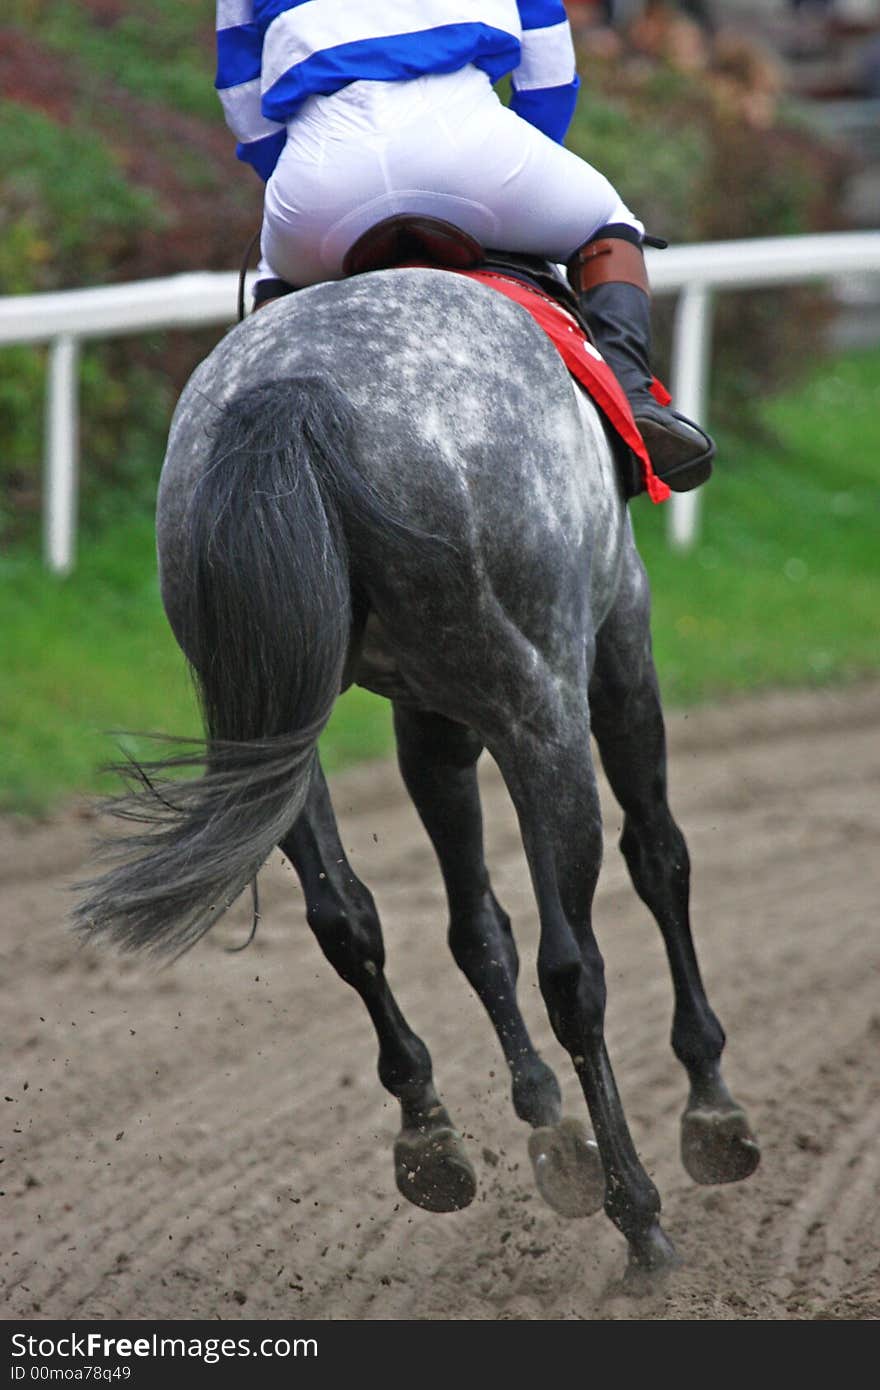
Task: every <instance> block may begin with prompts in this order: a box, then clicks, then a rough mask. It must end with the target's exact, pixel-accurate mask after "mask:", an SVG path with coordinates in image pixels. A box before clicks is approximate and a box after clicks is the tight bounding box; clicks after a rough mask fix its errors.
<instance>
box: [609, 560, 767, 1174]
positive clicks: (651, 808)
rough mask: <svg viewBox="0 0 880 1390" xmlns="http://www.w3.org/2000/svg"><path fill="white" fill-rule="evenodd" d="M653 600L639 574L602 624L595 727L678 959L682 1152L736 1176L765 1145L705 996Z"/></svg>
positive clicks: (650, 897) (625, 846) (674, 969)
mask: <svg viewBox="0 0 880 1390" xmlns="http://www.w3.org/2000/svg"><path fill="white" fill-rule="evenodd" d="M647 604H648V598H647V585H645V586H644V588H643V587H642V586H641V584H640V583H639V582H638V576H634V579H633V582H632V583H631V584H630V585H629V586H626V585H624V586H623V588H622V590H621V595H620V597H619V599H618V601H617V604H616V605H615V608H614V609H613V611H612V613H611V614H610V616H609V617H608V619H606V622H605V623H604V625H603V627H602V629H601V631H600V633H599V639H598V647H597V655H596V665H595V670H594V673H593V678H592V682H591V684H590V708H591V711H592V720H593V732H594V733H595V735H596V740H597V743H598V745H599V752H600V754H601V757H602V763H603V766H604V768H605V771H606V773H607V776H608V780H609V782H610V783H611V787H612V790H613V791H614V794H615V796H616V797H617V800H618V802H619V803H620V806H621V808H622V810H623V812H624V825H623V834H622V836H621V840H620V848H621V850H622V852H623V855H624V858H625V859H626V862H627V866H628V868H629V871H630V875H631V877H632V881H633V885H634V887H635V889H636V892H637V893H638V894H639V896H640V897H641V899H642V901H643V902H644V903H645V904H646V905H647V907H648V908H650V910H651V912H652V913H653V915H654V917H655V918H656V920H657V924H658V926H659V927H660V931H661V932H662V934H663V941H664V943H665V946H666V953H667V956H668V959H669V966H670V971H671V974H672V983H673V988H674V991H675V1012H674V1016H673V1024H672V1047H673V1050H674V1052H675V1055H676V1057H678V1059H679V1061H680V1062H681V1063H682V1065H683V1066H684V1068H685V1070H686V1071H687V1074H688V1077H689V1080H690V1095H689V1098H688V1102H687V1106H686V1109H685V1111H684V1114H683V1115H682V1129H681V1150H682V1161H683V1163H684V1166H685V1168H686V1169H687V1171H688V1173H689V1174H690V1176H691V1177H692V1178H693V1179H694V1181H695V1182H700V1183H722V1182H736V1181H738V1180H740V1179H742V1178H747V1177H748V1176H749V1175H750V1174H751V1173H753V1172H754V1170H755V1168H756V1167H757V1165H758V1162H759V1159H760V1150H759V1148H758V1145H757V1143H756V1142H755V1139H754V1136H753V1134H752V1132H751V1129H750V1127H749V1123H748V1120H747V1118H746V1115H745V1113H744V1111H743V1110H742V1109H741V1107H740V1106H739V1105H738V1104H737V1103H736V1101H735V1100H734V1099H733V1097H732V1096H731V1094H730V1092H729V1091H728V1089H727V1086H726V1085H725V1082H724V1079H723V1077H722V1074H721V1060H720V1059H721V1052H722V1049H723V1047H724V1030H723V1029H722V1027H721V1024H720V1023H719V1022H718V1019H717V1018H716V1016H715V1014H714V1013H713V1012H712V1009H711V1008H710V1006H709V1001H708V999H707V998H706V992H705V989H704V987H703V981H702V979H701V976H700V968H699V965H698V963H697V956H696V951H695V949H694V943H693V938H692V935H691V926H690V914H689V891H690V862H689V858H688V852H687V846H686V844H685V841H684V836H683V835H682V833H681V831H680V829H679V828H678V826H677V825H676V823H675V821H674V820H673V818H672V815H671V813H670V810H669V804H668V801H667V795H666V739H665V732H664V726H663V714H662V710H661V707H660V697H659V693H658V689H657V677H656V673H655V670H654V663H653V659H652V656H651V643H650V635H649V631H648V614H647Z"/></svg>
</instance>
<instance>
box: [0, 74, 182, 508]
mask: <svg viewBox="0 0 880 1390" xmlns="http://www.w3.org/2000/svg"><path fill="white" fill-rule="evenodd" d="M0 186H2V189H3V199H2V203H0V294H21V293H28V292H37V291H46V290H53V289H56V288H58V287H59V286H63V285H66V284H70V283H76V282H77V281H79V282H82V283H87V284H88V283H99V282H101V281H103V280H106V279H107V278H108V274H109V272H110V269H111V268H112V267H113V266H114V264H116V263H117V262H118V261H119V260H120V259H121V258H122V257H124V255H125V254H126V252H127V250H128V248H130V246H131V245H132V244H133V243H134V242H136V241H137V239H138V237H140V236H141V235H143V232H144V230H145V229H148V228H156V227H158V226H160V225H161V214H160V211H159V207H158V204H157V201H156V199H155V197H154V195H153V194H152V193H151V192H150V191H149V190H146V189H142V188H136V187H134V186H133V185H132V184H131V183H129V181H128V180H127V178H126V176H125V174H124V172H123V170H122V169H121V168H120V167H119V165H118V163H117V162H116V160H115V159H114V157H113V155H112V154H111V152H110V151H109V150H108V149H107V148H106V147H105V146H104V145H102V144H101V142H100V141H96V140H95V139H94V135H93V133H92V132H90V131H88V130H79V129H77V128H75V127H71V126H64V125H61V124H59V123H58V122H56V121H54V120H52V119H50V118H49V117H47V116H45V115H43V114H42V113H41V112H39V111H34V110H30V109H29V108H27V107H24V106H21V105H19V104H18V103H15V102H8V101H0ZM118 354H119V349H118V346H117V348H116V351H115V353H114V348H113V346H112V345H105V344H101V345H94V346H90V347H89V348H87V350H86V351H85V353H84V355H83V363H82V369H81V378H80V380H81V395H80V398H81V401H82V407H83V409H82V420H83V448H84V453H85V455H86V456H87V457H88V458H89V459H90V462H93V463H94V464H95V465H96V467H94V468H90V469H89V470H88V472H87V475H86V488H85V497H86V500H87V501H88V500H90V497H91V495H92V494H95V495H96V496H97V494H99V493H100V492H101V490H102V489H101V484H102V483H107V482H109V483H111V484H114V483H118V484H119V485H121V486H123V487H124V488H125V489H126V490H128V489H130V488H131V487H132V485H134V486H135V487H136V488H138V489H139V490H140V492H141V501H143V498H144V496H145V495H146V494H147V489H146V487H145V486H144V483H143V482H142V481H141V475H142V474H143V471H144V463H145V460H146V459H147V458H149V459H152V458H153V457H154V455H155V442H156V431H155V427H154V425H153V423H152V422H153V420H154V419H155V418H156V414H157V410H156V408H157V405H158V407H159V418H160V419H161V420H162V421H163V422H164V421H165V420H166V419H167V412H168V403H169V400H170V398H171V392H170V389H169V386H168V383H167V382H165V383H163V382H161V381H160V380H158V379H157V378H156V377H155V376H154V375H153V374H151V373H149V372H147V371H144V370H142V369H141V370H137V369H136V368H132V369H131V370H130V371H128V372H127V373H125V374H124V375H120V374H119V373H118V372H116V371H115V370H114V357H115V356H118ZM44 359H45V350H44V349H41V348H29V347H18V348H4V349H3V357H2V364H3V369H2V372H0V437H2V439H3V448H2V450H0V527H2V529H3V531H4V532H5V533H6V534H7V535H8V534H9V531H10V528H11V527H13V526H14V531H15V533H18V534H20V533H21V532H22V531H26V530H27V529H28V528H29V527H30V526H32V525H33V523H34V519H35V516H36V513H37V510H38V506H39V480H40V469H41V460H42V447H43V443H42V441H43V392H44V377H45V367H44ZM148 435H149V436H151V438H150V442H149V444H148V445H147V443H146V437H147V436H148ZM135 461H137V463H136V464H135ZM148 476H152V477H153V479H154V477H155V468H152V467H151V469H150V473H149V474H148ZM108 500H109V499H108ZM106 509H107V508H106V503H105V504H104V510H105V511H106Z"/></svg>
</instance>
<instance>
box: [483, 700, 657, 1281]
mask: <svg viewBox="0 0 880 1390" xmlns="http://www.w3.org/2000/svg"><path fill="white" fill-rule="evenodd" d="M573 684H574V683H573V682H570V681H566V682H565V684H564V685H562V683H560V686H559V687H557V686H556V685H555V683H554V684H553V685H551V684H550V682H549V681H548V682H547V686H546V688H542V689H541V690H539V691H537V692H536V696H535V699H533V700H531V701H530V702H529V709H530V710H531V711H535V712H536V714H537V712H540V713H541V715H542V722H543V723H544V727H543V728H542V729H540V730H539V729H538V728H536V727H535V726H536V724H537V718H536V716H535V715H533V717H532V719H531V720H530V721H529V724H528V725H527V724H526V722H525V721H523V722H522V723H521V724H520V725H519V726H518V727H514V728H512V729H511V731H510V732H509V733H508V734H507V735H502V739H503V741H499V743H498V745H497V747H496V748H495V749H494V750H493V751H494V752H495V754H496V757H497V759H498V762H499V765H500V766H501V769H502V771H503V773H504V777H505V780H506V782H507V785H508V787H509V789H510V793H511V796H512V797H513V801H514V804H515V806H516V809H517V812H518V815H519V821H520V826H521V829H522V836H523V844H524V846H525V850H526V855H527V857H528V861H529V869H530V871H531V876H532V882H533V884H534V889H535V896H536V898H537V902H538V913H539V916H540V921H541V940H540V946H539V950H538V980H539V983H540V986H541V992H542V994H543V996H544V1000H545V1003H546V1005H547V1011H548V1014H549V1017H550V1022H551V1024H552V1026H553V1031H554V1032H555V1034H556V1036H557V1038H558V1039H559V1041H560V1043H561V1044H562V1046H563V1047H564V1048H565V1049H566V1051H567V1052H568V1053H569V1054H570V1056H571V1059H572V1062H573V1064H574V1068H575V1071H576V1073H577V1076H578V1079H579V1080H580V1083H581V1086H582V1089H583V1092H584V1096H585V1098H586V1101H587V1105H588V1107H589V1110H590V1115H591V1117H592V1121H593V1128H594V1130H595V1132H596V1139H597V1141H598V1145H599V1152H600V1155H601V1158H602V1163H603V1165H604V1168H605V1176H606V1191H605V1203H604V1205H605V1211H606V1213H607V1214H608V1216H609V1217H610V1218H611V1220H612V1221H613V1222H614V1224H615V1225H616V1226H617V1227H618V1229H619V1230H620V1231H622V1232H623V1234H624V1235H625V1237H626V1239H627V1243H628V1246H629V1266H628V1274H629V1278H630V1280H631V1281H632V1282H637V1281H638V1280H639V1279H640V1278H641V1277H642V1276H643V1275H644V1274H646V1273H648V1274H653V1273H655V1272H658V1271H660V1270H663V1269H665V1268H667V1267H668V1266H669V1265H671V1264H674V1263H675V1261H676V1255H675V1251H674V1248H673V1246H672V1244H671V1242H670V1241H669V1240H668V1238H667V1237H666V1235H665V1233H664V1232H663V1230H662V1228H661V1226H660V1223H659V1219H658V1218H659V1213H660V1197H659V1194H658V1192H657V1189H656V1188H655V1186H654V1184H653V1183H652V1182H651V1180H650V1178H649V1177H648V1175H647V1173H646V1172H645V1170H644V1168H643V1167H642V1164H641V1163H640V1161H639V1158H638V1155H637V1153H636V1150H635V1146H634V1145H633V1142H632V1138H631V1137H630V1133H629V1129H628V1127H627V1123H626V1118H625V1116H624V1113H623V1106H622V1105H621V1101H620V1097H619V1095H618V1092H617V1087H616V1084H615V1081H614V1076H613V1074H612V1071H611V1063H610V1061H609V1059H608V1053H607V1050H606V1047H605V1040H604V1021H605V970H604V964H603V961H602V957H601V955H600V953H599V947H598V945H597V943H596V938H595V936H594V934H593V929H592V922H591V908H592V899H593V893H594V890H595V886H596V880H597V878H598V874H599V865H600V862H601V857H602V826H601V814H600V809H599V797H598V792H597V789H596V780H595V776H594V773H593V767H592V761H591V757H590V744H589V738H590V724H589V711H588V709H587V706H586V699H585V693H584V699H583V704H582V705H581V706H578V707H576V708H574V709H568V710H564V711H563V709H562V708H561V704H562V700H563V699H565V698H567V699H568V701H569V702H571V692H572V689H573ZM554 711H555V714H554V713H553V712H554Z"/></svg>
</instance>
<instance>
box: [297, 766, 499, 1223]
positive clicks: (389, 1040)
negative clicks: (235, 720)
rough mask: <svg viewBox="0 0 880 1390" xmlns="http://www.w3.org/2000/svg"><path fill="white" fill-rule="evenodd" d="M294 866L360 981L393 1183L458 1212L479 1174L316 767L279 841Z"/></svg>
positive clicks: (331, 955) (323, 926) (327, 933)
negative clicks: (392, 969) (390, 1128)
mask: <svg viewBox="0 0 880 1390" xmlns="http://www.w3.org/2000/svg"><path fill="white" fill-rule="evenodd" d="M281 849H282V850H283V851H284V853H285V854H286V855H287V857H288V859H290V861H291V863H292V864H293V866H294V868H295V869H296V871H297V874H298V875H299V878H300V881H301V883H302V886H303V893H304V895H305V900H306V915H307V919H308V922H309V926H310V927H311V928H312V931H313V932H314V933H315V936H316V937H317V940H318V944H319V945H320V947H321V949H322V951H323V952H324V954H325V956H326V957H327V959H328V960H329V962H330V964H331V965H332V966H333V967H334V969H335V970H336V971H337V973H338V974H339V975H340V976H341V978H342V979H343V980H345V982H346V984H349V985H351V986H352V987H353V988H354V989H356V990H357V992H358V994H359V995H360V997H361V999H362V1000H363V1002H364V1004H365V1006H366V1009H367V1012H368V1013H369V1015H370V1018H371V1019H372V1022H373V1026H374V1028H375V1030H376V1035H377V1037H378V1040H379V1079H380V1081H381V1082H382V1084H383V1086H385V1088H386V1090H388V1091H390V1092H391V1094H392V1095H393V1096H395V1097H396V1098H397V1100H398V1101H399V1103H400V1111H401V1130H400V1133H399V1134H398V1136H397V1139H396V1140H395V1144H394V1171H395V1179H396V1182H397V1186H398V1189H399V1190H400V1192H401V1193H402V1194H403V1196H404V1197H406V1198H407V1200H408V1201H410V1202H412V1203H414V1205H415V1206H418V1207H424V1208H425V1210H427V1211H434V1212H446V1211H460V1210H461V1209H462V1208H463V1207H466V1206H468V1205H469V1204H470V1202H472V1201H473V1198H474V1195H475V1193H476V1187H477V1181H476V1175H475V1173H474V1169H473V1167H472V1165H471V1162H470V1160H469V1158H468V1156H467V1153H466V1152H465V1148H464V1144H463V1142H462V1139H461V1136H460V1135H459V1134H458V1132H457V1131H456V1129H455V1127H454V1126H453V1124H452V1121H451V1120H450V1118H449V1115H448V1113H447V1111H446V1109H445V1108H444V1106H443V1105H442V1103H441V1101H440V1099H439V1097H438V1095H437V1092H436V1090H435V1088H434V1080H433V1070H432V1066H431V1058H430V1054H429V1053H428V1049H427V1048H426V1047H425V1044H424V1043H423V1042H422V1040H421V1039H420V1038H418V1037H417V1036H416V1034H415V1033H414V1032H413V1031H412V1029H411V1028H410V1027H409V1025H408V1023H407V1022H406V1019H405V1018H404V1016H403V1014H402V1013H401V1011H400V1009H399V1007H398V1005H397V1002H396V1000H395V998H394V996H393V994H392V992H391V990H390V988H389V986H388V983H387V981H386V979H385V974H384V965H385V952H384V946H383V942H382V929H381V925H380V922H379V917H378V914H377V912H376V906H375V903H374V902H373V898H372V895H371V893H370V892H369V890H368V889H367V888H366V887H365V885H364V884H363V883H361V881H360V880H359V879H358V878H357V876H356V875H355V873H354V871H353V869H352V868H351V865H350V864H349V863H348V860H347V858H346V855H345V851H344V850H343V847H342V843H341V841H340V839H339V832H338V829H337V826H336V818H335V816H334V814H333V807H332V805H331V802H330V793H329V791H328V788H327V784H326V781H325V780H324V775H323V772H322V771H321V768H320V766H319V765H318V764H317V762H316V765H315V771H314V775H313V777H312V782H311V787H310V790H309V795H308V799H307V801H306V805H305V808H304V809H303V811H302V814H301V815H300V816H299V818H298V820H297V821H296V823H295V825H294V826H293V828H292V829H291V830H290V832H289V833H288V834H287V835H286V836H285V838H284V839H283V840H282V842H281Z"/></svg>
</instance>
